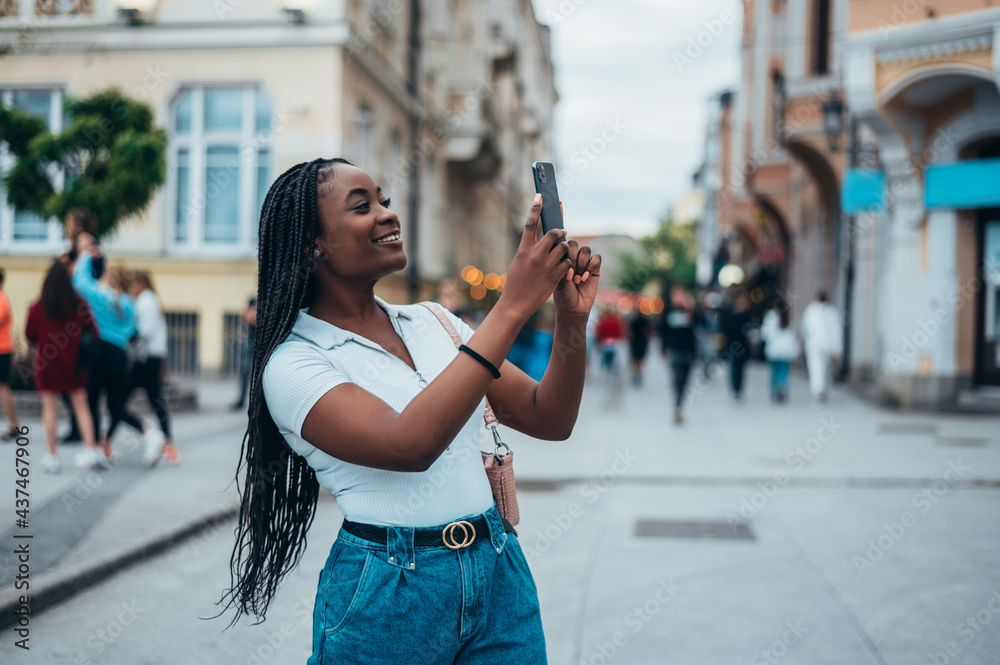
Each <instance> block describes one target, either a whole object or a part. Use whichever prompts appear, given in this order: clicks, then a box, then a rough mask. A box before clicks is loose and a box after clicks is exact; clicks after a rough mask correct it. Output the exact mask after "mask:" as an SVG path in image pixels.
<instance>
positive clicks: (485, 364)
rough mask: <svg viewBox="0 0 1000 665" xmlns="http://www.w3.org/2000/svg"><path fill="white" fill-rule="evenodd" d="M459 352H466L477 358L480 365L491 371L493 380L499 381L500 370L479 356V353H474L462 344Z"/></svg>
mask: <svg viewBox="0 0 1000 665" xmlns="http://www.w3.org/2000/svg"><path fill="white" fill-rule="evenodd" d="M458 350H459V351H465V352H466V353H468V354H469V355H470V356H472V357H473V358H475V359H476V360H478V361H479V362H480V363H482V365H483V367H485V368H486V369H488V370H490V372H491V373H492V374H493V378H494V379H499V378H500V370H498V369H497V368H496V366H495V365H494V364H493V363H491V362H490V361H489V360H487V359H486V358H483V357H482V356H481V355H479V354H478V353H476V352H475V351H473V350H472V349H470V348H469V347H467V346H466V345H465V344H462V345H461V346H459V347H458Z"/></svg>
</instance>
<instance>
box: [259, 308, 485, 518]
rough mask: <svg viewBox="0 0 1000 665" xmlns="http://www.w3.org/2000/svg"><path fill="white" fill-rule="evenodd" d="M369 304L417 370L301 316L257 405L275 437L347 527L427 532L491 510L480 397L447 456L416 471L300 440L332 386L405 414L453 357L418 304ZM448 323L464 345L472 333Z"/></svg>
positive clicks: (444, 336)
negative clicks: (346, 456)
mask: <svg viewBox="0 0 1000 665" xmlns="http://www.w3.org/2000/svg"><path fill="white" fill-rule="evenodd" d="M375 301H376V303H378V305H379V307H381V308H382V309H384V310H385V311H386V313H387V314H388V315H389V318H390V319H391V320H392V326H393V328H395V329H396V333H397V334H398V335H399V336H400V338H402V340H403V343H404V344H406V348H407V350H408V351H409V352H410V357H412V358H413V363H414V364H415V365H416V368H417V371H416V372H414V371H413V370H412V369H411V368H410V366H409V365H407V364H406V363H405V362H403V361H402V360H400V359H399V358H398V357H396V356H394V355H392V354H391V353H389V352H388V351H386V350H385V349H383V348H382V347H381V346H379V345H378V344H376V343H375V342H372V341H371V340H369V339H367V338H365V337H362V336H361V335H357V334H355V333H352V332H350V331H347V330H343V329H342V328H338V327H336V326H334V325H332V324H330V323H327V322H326V321H322V320H320V319H317V318H314V317H312V316H310V315H309V314H307V313H306V310H304V309H303V310H300V311H299V314H298V317H297V318H296V320H295V325H294V326H293V327H292V332H291V333H289V335H288V337H287V338H286V339H285V341H283V342H282V343H281V344H279V345H278V347H277V348H276V349H275V350H274V353H272V354H271V357H270V359H269V360H268V362H267V365H266V366H265V367H264V376H263V389H264V398H265V400H266V402H267V408H268V410H269V411H270V413H271V417H272V418H273V419H274V422H275V424H277V426H278V430H279V431H280V432H281V434H282V435H283V436H284V437H285V440H286V441H287V442H288V445H289V446H290V447H291V448H292V450H294V451H295V452H297V453H298V454H300V455H302V456H303V457H305V459H306V461H307V462H308V464H309V466H311V467H312V468H313V469H315V471H316V477H317V479H318V480H319V484H320V485H321V486H322V487H324V488H325V489H327V490H329V491H330V492H332V493H333V494H334V495H335V496H336V497H337V503H338V505H339V506H340V509H341V511H342V512H343V513H344V516H345V517H346V518H347V519H349V520H351V521H353V522H362V523H366V524H377V525H381V526H414V527H426V526H436V525H439V524H447V523H449V522H452V521H454V520H456V519H459V518H461V517H466V516H469V515H475V514H479V513H482V512H484V511H486V510H488V509H489V508H490V507H491V506H492V505H493V493H492V491H491V490H490V484H489V481H488V480H487V478H486V472H485V471H484V469H483V462H482V458H481V456H480V454H479V432H480V428H481V426H482V423H483V418H482V415H483V410H484V409H485V407H486V401H485V399H484V400H483V402H482V403H481V405H480V408H478V409H476V412H475V413H474V414H473V416H472V417H471V418H470V419H469V422H467V423H466V424H465V425H464V426H463V427H462V429H461V431H460V432H459V433H458V435H457V436H456V437H455V439H454V440H453V441H452V442H451V445H450V446H449V447H448V449H447V450H446V451H445V452H444V453H442V454H441V456H440V457H438V459H437V460H435V461H434V463H433V464H432V465H431V467H430V468H429V469H427V470H426V471H422V472H419V473H411V472H401V471H385V470H382V469H373V468H371V467H366V466H360V465H357V464H350V463H348V462H344V461H342V460H339V459H337V458H336V457H333V456H331V455H328V454H327V453H324V452H323V451H321V450H319V449H318V448H316V447H315V446H313V445H312V444H311V443H309V442H308V441H306V440H305V439H303V438H302V424H303V423H304V422H305V419H306V416H307V415H308V414H309V411H310V409H312V407H313V406H314V405H315V404H316V402H317V401H319V399H320V398H321V397H322V396H323V395H325V394H326V393H327V392H329V391H330V389H331V388H333V387H334V386H337V385H340V384H341V383H344V382H348V381H349V382H352V383H355V384H357V385H358V386H360V387H361V388H363V389H365V390H367V391H368V392H370V393H372V394H374V395H375V396H376V397H379V398H380V399H382V400H384V401H385V402H386V403H387V404H389V406H391V407H392V408H393V409H395V410H396V411H397V412H402V410H403V409H404V408H405V407H406V405H407V404H409V403H410V400H412V399H413V398H414V397H415V396H416V395H417V393H419V392H420V391H421V390H422V389H423V388H424V387H425V386H426V385H427V384H428V383H429V382H430V381H433V380H434V378H435V377H437V375H438V374H440V373H441V371H442V370H443V369H444V368H445V367H447V366H448V364H449V363H450V362H451V361H452V360H453V359H454V358H455V356H456V355H457V354H458V349H457V348H456V347H455V343H454V342H453V341H452V340H451V337H450V336H449V335H448V333H447V331H445V329H444V327H442V325H441V322H440V321H438V320H437V318H436V317H435V316H434V314H433V313H432V312H430V311H428V309H427V308H426V307H424V306H423V305H402V306H394V305H390V304H388V303H386V302H385V301H384V300H382V299H381V298H379V297H377V296H376V298H375ZM448 316H449V317H450V318H451V320H452V323H453V324H454V325H455V329H456V330H458V333H459V335H460V336H461V337H462V339H463V341H468V340H469V338H470V337H472V333H473V330H472V328H470V327H469V326H468V325H466V324H465V323H464V322H463V321H462V320H461V319H459V318H458V317H456V316H454V315H453V314H451V313H450V312H449V313H448Z"/></svg>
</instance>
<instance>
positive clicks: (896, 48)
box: [702, 0, 1000, 408]
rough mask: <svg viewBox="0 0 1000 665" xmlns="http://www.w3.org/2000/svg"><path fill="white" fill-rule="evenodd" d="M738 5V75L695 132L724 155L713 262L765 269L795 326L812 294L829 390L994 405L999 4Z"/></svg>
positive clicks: (756, 1)
mask: <svg viewBox="0 0 1000 665" xmlns="http://www.w3.org/2000/svg"><path fill="white" fill-rule="evenodd" d="M743 8H744V17H743V51H742V78H741V81H740V84H739V88H738V90H737V91H736V93H735V97H734V99H733V100H732V102H731V109H729V110H727V109H723V110H724V111H725V112H722V113H717V114H716V120H715V121H714V122H715V123H717V125H713V127H712V128H711V129H710V132H709V136H710V138H711V137H713V136H725V139H724V141H723V143H724V144H725V148H724V149H721V150H722V151H723V152H724V153H725V155H726V159H728V163H727V166H726V167H724V168H719V170H718V173H719V176H718V195H717V200H718V204H717V215H716V218H715V222H714V227H715V228H713V233H715V234H716V235H717V236H718V239H719V244H720V245H721V247H720V248H719V249H721V250H724V252H723V253H724V254H725V255H726V256H728V257H729V260H733V261H735V262H738V263H741V264H743V267H744V268H745V269H746V271H747V272H748V273H750V274H754V273H758V272H761V271H767V272H769V273H770V274H771V275H772V276H773V278H774V281H775V283H776V284H777V285H778V291H779V295H780V297H781V298H782V299H783V300H785V301H786V302H787V304H788V305H789V306H791V308H792V311H793V314H795V315H798V314H799V313H801V311H802V308H803V307H804V306H805V305H806V304H807V303H808V302H809V301H810V300H811V299H812V297H813V295H814V293H815V292H816V291H817V290H824V291H826V292H827V293H828V294H829V295H830V297H831V300H832V301H833V302H834V303H836V304H837V305H838V306H839V307H840V308H841V309H842V311H844V313H845V322H846V323H845V330H844V343H845V363H844V367H843V368H842V370H843V376H844V378H847V379H849V380H850V381H852V382H854V383H856V384H858V385H861V386H867V387H869V388H870V389H871V391H872V393H873V394H874V395H875V396H877V397H878V398H880V399H882V400H883V401H886V402H889V403H896V404H903V405H909V406H915V407H931V408H963V407H984V406H985V408H990V407H991V405H992V406H994V407H995V405H996V402H995V399H996V397H995V394H996V392H995V391H996V390H997V389H998V387H1000V354H998V349H1000V346H998V339H1000V319H998V317H1000V272H998V268H997V265H998V263H1000V221H998V220H1000V214H998V206H1000V190H998V188H997V186H996V184H995V183H996V182H998V181H1000V171H998V169H1000V162H998V161H997V159H996V158H997V157H1000V138H998V137H1000V129H998V128H1000V125H998V123H1000V120H998V118H1000V95H998V88H997V84H998V81H1000V56H998V55H997V50H996V40H997V35H1000V9H996V8H993V7H990V5H989V3H988V2H987V1H986V0H962V1H956V2H949V3H940V4H936V3H932V2H926V1H923V0H908V2H904V3H891V2H888V1H885V2H872V1H871V0H786V1H781V0H746V1H745V2H744V4H743ZM716 103H718V102H717V101H714V100H713V104H716ZM720 159H721V158H720ZM719 249H717V251H719ZM709 250H710V248H708V247H703V248H702V252H703V254H707V253H708V252H709Z"/></svg>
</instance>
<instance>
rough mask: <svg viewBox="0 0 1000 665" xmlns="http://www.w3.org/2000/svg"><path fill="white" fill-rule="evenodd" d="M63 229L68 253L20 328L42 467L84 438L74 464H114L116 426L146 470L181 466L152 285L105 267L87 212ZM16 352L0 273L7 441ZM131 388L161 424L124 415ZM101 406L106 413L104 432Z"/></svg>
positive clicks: (0, 376)
mask: <svg viewBox="0 0 1000 665" xmlns="http://www.w3.org/2000/svg"><path fill="white" fill-rule="evenodd" d="M65 228H66V238H67V240H68V243H69V248H68V250H67V251H66V252H65V253H64V254H63V255H61V256H59V257H58V258H56V259H54V260H53V261H52V264H51V266H50V267H49V269H48V271H47V273H46V275H45V278H44V280H43V282H42V288H41V293H40V295H39V298H38V300H37V301H36V302H34V303H33V304H32V305H31V306H30V307H29V309H28V312H27V317H26V321H25V328H24V335H25V338H26V339H27V341H28V343H29V345H30V355H31V357H32V360H31V367H32V373H33V378H34V383H35V387H36V388H37V390H38V392H39V395H40V397H41V404H42V421H43V424H44V428H45V436H46V439H47V442H48V453H47V454H46V455H45V456H44V457H43V458H42V461H41V467H42V469H43V470H44V471H46V472H49V473H58V472H59V471H60V469H61V467H62V463H61V460H60V456H59V447H60V444H61V443H62V444H66V443H75V442H81V441H82V443H83V446H84V448H83V450H82V451H80V452H79V453H78V454H77V455H76V463H77V465H78V466H81V467H91V468H102V467H106V466H108V465H109V464H110V462H111V461H112V460H113V459H114V458H115V452H114V451H113V450H112V448H111V441H112V437H113V435H114V433H115V431H116V429H117V428H118V426H119V424H122V423H124V424H125V425H127V426H128V427H131V428H133V429H134V430H135V431H136V432H138V433H139V434H140V436H141V437H142V443H143V458H144V461H145V462H146V463H147V464H149V465H150V466H153V465H155V464H157V463H158V462H159V461H160V460H161V459H165V460H167V461H169V462H171V463H178V462H179V461H180V455H179V453H178V452H177V448H176V447H175V446H174V444H173V441H172V439H171V432H170V414H169V413H168V410H167V405H166V400H165V398H164V395H163V373H164V369H165V365H166V358H167V323H166V318H165V316H164V314H163V309H162V307H161V305H160V300H159V298H158V297H157V295H156V291H155V290H154V288H153V281H152V278H151V276H150V275H149V274H148V273H146V272H142V271H134V272H130V271H126V270H125V269H124V268H122V267H119V266H114V267H111V266H109V265H108V260H107V257H106V256H105V254H104V252H103V251H102V249H101V246H100V243H99V242H98V241H97V239H96V238H95V235H94V227H93V223H92V220H91V218H90V216H89V214H88V213H87V212H86V211H85V210H82V209H74V210H71V211H70V212H69V213H68V214H67V217H66V224H65ZM13 353H14V341H13V315H12V312H11V307H10V302H9V300H8V299H7V297H6V294H4V293H3V292H2V274H0V404H2V406H3V409H4V412H5V414H6V416H7V419H8V422H9V424H10V429H9V430H8V432H7V434H5V435H4V437H3V438H4V440H10V439H11V438H13V437H15V436H17V435H18V430H19V423H18V417H17V410H16V407H15V404H14V400H13V398H12V396H11V393H10V372H11V364H12V361H13ZM137 389H142V391H143V392H145V395H146V398H147V399H148V400H149V404H150V406H151V407H152V409H153V411H154V413H155V414H156V417H157V420H158V424H159V427H156V426H155V425H154V424H152V423H151V422H144V421H143V420H142V419H140V418H139V417H138V416H136V415H135V414H134V413H132V412H131V411H130V410H129V408H128V401H129V398H130V396H131V395H132V393H133V392H135V391H136V390H137ZM60 399H61V400H62V401H63V403H64V404H65V405H66V407H67V410H68V412H69V415H70V430H69V432H68V433H67V434H66V435H65V436H63V437H62V438H61V439H60V437H59V436H58V434H57V426H58V404H59V401H60ZM102 403H103V404H105V405H106V408H107V412H108V413H109V415H110V419H109V421H108V423H107V425H106V427H103V425H104V423H102V417H101V416H102V409H101V405H102Z"/></svg>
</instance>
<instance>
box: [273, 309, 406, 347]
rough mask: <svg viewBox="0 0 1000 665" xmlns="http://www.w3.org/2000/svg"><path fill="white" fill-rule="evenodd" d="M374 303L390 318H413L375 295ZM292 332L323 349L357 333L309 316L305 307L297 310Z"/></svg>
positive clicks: (344, 340)
mask: <svg viewBox="0 0 1000 665" xmlns="http://www.w3.org/2000/svg"><path fill="white" fill-rule="evenodd" d="M375 303H376V304H377V305H378V306H379V307H381V308H382V309H383V310H385V313H386V314H388V315H389V317H390V318H392V319H397V318H400V317H401V318H404V319H407V320H411V319H412V318H413V317H412V316H411V315H410V314H407V313H406V312H404V311H403V310H401V309H400V308H398V307H396V306H395V305H390V304H389V303H387V302H386V301H384V300H382V299H381V298H379V297H378V296H375ZM292 332H293V333H295V334H296V335H298V336H299V337H304V338H305V339H308V340H309V341H310V342H312V343H313V344H315V345H316V346H318V347H320V348H323V349H332V348H333V347H335V346H340V345H341V344H345V343H347V342H349V341H351V340H352V339H355V338H356V337H357V335H355V334H354V333H352V332H351V331H349V330H344V329H343V328H338V327H337V326H335V325H333V324H332V323H327V322H326V321H323V320H322V319H317V318H316V317H314V316H310V315H309V314H308V313H307V312H306V310H305V309H300V310H299V315H298V317H296V319H295V325H293V326H292Z"/></svg>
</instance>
